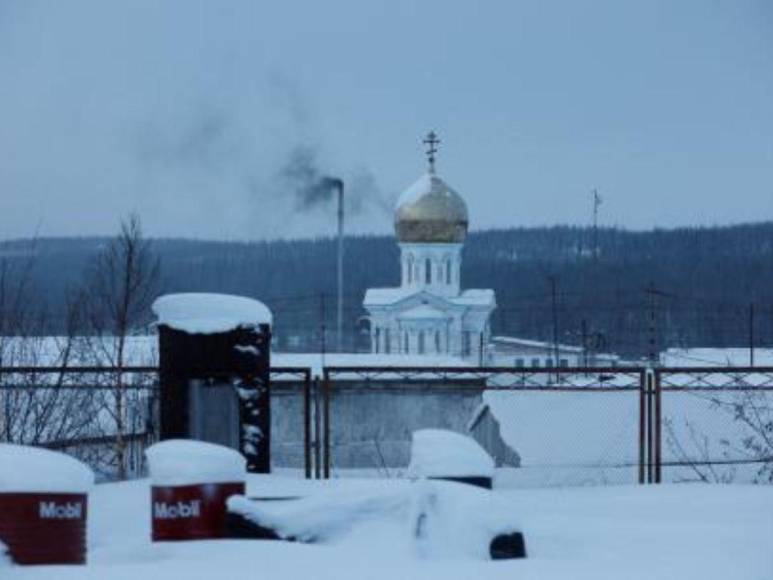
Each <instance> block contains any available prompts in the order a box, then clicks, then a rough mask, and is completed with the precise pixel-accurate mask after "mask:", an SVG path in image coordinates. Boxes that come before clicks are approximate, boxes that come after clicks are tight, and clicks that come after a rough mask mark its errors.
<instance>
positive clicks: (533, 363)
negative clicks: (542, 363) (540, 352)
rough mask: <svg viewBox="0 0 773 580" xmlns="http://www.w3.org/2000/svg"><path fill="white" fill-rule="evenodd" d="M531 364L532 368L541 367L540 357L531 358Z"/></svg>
mask: <svg viewBox="0 0 773 580" xmlns="http://www.w3.org/2000/svg"><path fill="white" fill-rule="evenodd" d="M531 366H532V368H535V369H536V368H538V367H539V359H538V358H533V359H531Z"/></svg>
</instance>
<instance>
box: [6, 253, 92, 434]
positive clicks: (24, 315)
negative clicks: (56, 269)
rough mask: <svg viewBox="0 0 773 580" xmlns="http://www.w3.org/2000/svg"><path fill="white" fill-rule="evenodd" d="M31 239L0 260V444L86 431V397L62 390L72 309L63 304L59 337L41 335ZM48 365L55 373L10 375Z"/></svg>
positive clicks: (70, 352) (44, 320) (72, 350)
mask: <svg viewBox="0 0 773 580" xmlns="http://www.w3.org/2000/svg"><path fill="white" fill-rule="evenodd" d="M36 255H37V244H36V242H35V241H34V240H33V241H32V242H31V243H30V244H29V246H28V247H26V248H22V249H21V250H20V251H19V252H18V253H16V254H15V255H13V256H12V257H10V258H9V257H7V256H6V257H4V258H2V259H0V367H3V368H4V371H3V372H2V373H0V440H2V441H6V442H10V443H20V444H27V445H47V444H50V443H51V442H53V441H57V440H62V439H73V438H77V437H80V436H83V435H84V434H86V433H87V431H88V427H89V424H90V423H91V422H92V421H93V419H92V417H91V414H90V413H89V412H88V408H89V401H90V398H91V397H90V394H89V393H84V392H76V391H75V390H73V389H69V388H68V387H67V384H66V382H67V372H66V371H65V370H63V369H64V368H65V367H67V366H68V364H70V361H71V359H73V358H74V357H75V356H76V350H77V349H76V346H75V345H76V339H75V328H76V326H77V323H76V319H77V314H76V312H77V310H78V308H77V305H76V304H75V303H72V304H70V305H68V309H67V313H66V318H65V334H64V336H59V337H50V336H46V331H47V328H48V326H47V324H48V321H49V319H50V316H49V313H48V312H47V310H46V308H45V305H44V304H43V303H42V301H41V300H40V298H39V296H38V294H39V293H38V292H37V288H36V284H35V276H34V270H35V265H36ZM19 366H26V367H37V366H54V367H57V368H58V370H56V371H55V372H50V371H47V372H37V371H36V372H24V373H21V372H15V371H12V370H11V369H13V368H14V367H19Z"/></svg>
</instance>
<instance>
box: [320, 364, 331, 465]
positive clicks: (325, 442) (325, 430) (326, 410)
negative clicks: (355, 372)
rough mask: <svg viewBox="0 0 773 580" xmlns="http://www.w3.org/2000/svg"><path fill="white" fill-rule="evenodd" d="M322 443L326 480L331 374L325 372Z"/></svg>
mask: <svg viewBox="0 0 773 580" xmlns="http://www.w3.org/2000/svg"><path fill="white" fill-rule="evenodd" d="M322 443H323V446H324V453H323V458H324V464H323V470H324V474H323V476H324V478H325V479H330V372H329V371H328V369H324V371H323V380H322Z"/></svg>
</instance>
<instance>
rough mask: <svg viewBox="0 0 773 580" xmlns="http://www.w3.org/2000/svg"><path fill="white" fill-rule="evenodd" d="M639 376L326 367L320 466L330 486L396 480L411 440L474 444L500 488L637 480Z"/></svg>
mask: <svg viewBox="0 0 773 580" xmlns="http://www.w3.org/2000/svg"><path fill="white" fill-rule="evenodd" d="M644 385H645V381H644V370H643V369H640V368H633V369H622V368H587V369H576V368H575V369H568V368H564V367H561V368H554V369H532V368H523V369H512V368H506V369H504V368H479V367H474V368H426V367H425V368H398V367H383V368H376V367H328V368H326V369H325V374H324V379H323V385H322V391H323V401H324V405H323V447H324V453H323V462H324V472H325V474H326V475H328V476H331V477H345V476H351V475H355V476H363V475H366V476H375V477H379V476H380V477H395V476H401V475H404V474H405V473H406V469H407V467H408V464H409V461H410V444H411V434H412V433H413V432H414V431H416V430H418V429H427V428H438V429H449V430H452V431H457V432H460V433H464V434H466V435H469V436H471V437H473V438H474V439H476V440H477V441H478V442H479V443H480V444H481V446H482V447H483V448H484V449H486V451H487V452H488V453H489V454H490V455H491V456H492V457H493V458H494V460H495V463H496V466H497V468H498V470H497V481H498V482H499V484H501V485H509V486H545V485H583V484H611V483H635V482H637V481H640V480H643V478H644V461H645V449H644V445H645V432H644V412H645V404H646V401H645V387H644Z"/></svg>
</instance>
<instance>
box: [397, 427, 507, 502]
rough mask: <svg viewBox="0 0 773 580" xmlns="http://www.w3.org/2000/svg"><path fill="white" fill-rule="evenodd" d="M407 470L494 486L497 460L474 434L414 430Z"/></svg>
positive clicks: (422, 474) (415, 473)
mask: <svg viewBox="0 0 773 580" xmlns="http://www.w3.org/2000/svg"><path fill="white" fill-rule="evenodd" d="M408 473H409V474H410V475H411V476H413V477H426V478H429V479H445V480H448V481H458V482H461V483H468V484H471V485H477V486H479V487H485V488H486V489H491V487H492V480H493V477H494V460H493V459H492V458H491V456H489V454H488V453H486V451H485V450H484V449H483V447H481V446H480V445H479V444H478V442H477V441H475V440H474V439H472V438H471V437H466V436H465V435H462V434H460V433H456V432H454V431H446V430H444V429H421V430H419V431H414V432H413V438H412V441H411V463H410V466H409V467H408Z"/></svg>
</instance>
